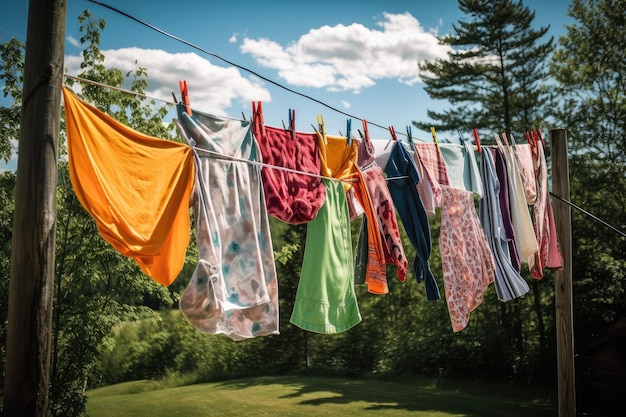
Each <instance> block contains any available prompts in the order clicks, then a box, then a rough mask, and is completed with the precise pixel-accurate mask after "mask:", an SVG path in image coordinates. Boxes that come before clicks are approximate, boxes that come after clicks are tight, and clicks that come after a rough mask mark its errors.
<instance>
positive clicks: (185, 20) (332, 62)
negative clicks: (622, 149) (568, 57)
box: [0, 0, 571, 169]
mask: <svg viewBox="0 0 626 417" xmlns="http://www.w3.org/2000/svg"><path fill="white" fill-rule="evenodd" d="M103 2H104V3H106V4H109V5H111V6H113V7H115V8H118V9H120V10H122V11H124V12H126V13H128V14H130V15H133V16H135V17H136V18H138V19H141V20H143V21H146V22H148V23H150V24H152V25H154V26H156V27H158V28H160V29H162V30H164V31H166V32H168V33H171V34H173V35H175V36H177V37H179V38H182V39H185V40H187V41H188V42H191V43H193V44H195V45H197V46H199V47H201V48H202V49H205V50H207V51H210V52H212V53H214V54H217V55H220V56H221V57H223V58H225V59H227V60H229V61H231V62H234V63H236V64H238V65H241V66H243V67H246V68H249V69H250V70H252V71H254V72H256V73H258V74H260V75H262V76H264V77H267V78H269V79H271V80H273V81H276V82H278V83H280V84H282V85H284V86H286V87H288V88H290V89H293V90H296V91H299V92H301V93H303V94H306V95H309V96H311V97H314V98H316V99H318V100H320V101H322V102H324V103H326V104H328V105H330V106H333V107H335V108H338V109H341V110H343V111H345V112H347V113H350V114H353V115H355V116H356V117H359V118H365V119H367V120H368V121H371V122H374V123H377V124H380V125H382V126H391V125H393V126H394V128H395V130H396V131H399V132H404V130H405V127H406V126H407V125H410V124H411V122H412V121H413V120H420V121H426V120H427V119H426V110H427V109H429V108H430V109H435V110H441V109H444V108H446V107H447V106H448V104H447V103H446V102H434V101H432V100H430V99H429V97H428V95H427V94H426V93H425V92H424V89H423V84H422V83H421V82H420V79H419V72H418V69H417V64H418V62H421V61H423V60H428V59H434V58H437V57H443V56H445V53H446V49H445V47H443V46H441V45H438V44H437V42H436V39H435V36H441V35H444V34H447V33H451V30H452V24H453V23H456V22H457V21H458V20H460V19H465V18H466V17H465V16H463V15H462V14H461V12H460V11H459V9H458V4H457V2H456V1H453V0H439V1H429V2H422V1H416V0H412V1H411V0H378V1H362V0H339V1H328V0H316V1H311V2H296V1H275V0H274V1H272V0H270V1H262V0H257V1H248V0H238V1H230V0H226V1H222V2H205V1H197V0H196V1H191V0H178V1H168V2H165V1H162V0H152V1H146V0H136V1H130V2H129V1H124V0H104V1H103ZM525 4H527V5H528V6H529V7H530V8H531V9H532V10H534V11H535V12H536V19H535V24H536V27H539V26H545V25H550V31H549V32H548V34H549V36H554V37H555V39H556V38H558V36H560V35H562V34H564V32H565V28H564V25H565V24H566V23H571V20H570V19H569V18H568V17H567V7H568V4H569V2H568V1H566V0H550V1H547V0H526V1H525ZM87 8H89V9H90V10H91V11H92V13H93V15H94V16H96V17H98V18H104V19H105V20H106V29H105V30H104V31H103V33H102V35H101V44H100V47H101V49H102V51H103V52H104V54H105V56H106V64H107V65H110V66H115V67H117V68H120V69H123V70H131V69H133V68H134V66H135V65H136V64H135V61H137V63H138V64H139V65H141V66H142V67H145V68H147V70H148V89H147V93H148V94H149V95H151V96H155V97H159V98H163V99H165V100H169V101H171V100H172V98H171V92H172V91H174V92H175V93H176V95H177V97H180V94H179V92H178V80H183V79H184V80H187V83H188V86H189V97H190V101H191V105H192V107H194V108H196V109H197V110H200V111H204V112H208V113H213V114H217V115H225V116H231V117H241V114H242V112H243V113H244V114H245V115H246V117H249V115H250V114H251V102H252V101H259V100H261V101H263V109H264V114H265V122H266V124H268V125H272V126H281V125H282V122H283V121H285V123H287V115H288V109H295V110H296V128H297V129H298V130H304V131H312V128H311V124H312V123H313V124H314V123H315V115H316V114H322V115H323V116H324V120H325V123H326V127H327V131H328V132H329V133H331V134H338V133H339V131H342V132H343V133H345V126H346V119H347V117H346V116H344V115H342V114H340V113H337V112H334V111H332V110H330V109H328V108H326V107H324V106H321V105H319V104H317V103H315V102H313V101H311V100H308V99H306V98H303V97H300V96H298V95H295V94H293V93H290V92H287V91H284V90H283V89H280V88H278V87H276V86H274V85H272V84H270V83H267V82H264V81H262V80H260V79H259V78H257V77H255V76H253V75H251V74H249V73H248V72H245V71H242V70H240V69H237V68H235V67H232V66H229V65H228V64H226V63H224V62H222V61H220V60H218V59H216V58H213V57H211V56H208V55H206V54H203V53H202V52H200V51H198V50H196V49H193V48H192V47H190V46H187V45H184V44H183V43H180V42H177V41H175V40H172V39H170V38H168V37H166V36H164V35H162V34H159V33H157V32H155V31H153V30H151V29H149V28H147V27H145V26H142V25H140V24H138V23H136V22H134V21H132V20H130V19H128V18H127V17H124V16H122V15H119V14H117V13H114V12H112V11H110V10H108V9H106V8H104V7H102V6H100V5H97V4H94V3H90V2H88V1H87V0H69V1H68V12H67V26H66V45H65V52H66V59H65V66H66V68H67V72H68V73H70V74H77V73H78V72H79V67H78V66H79V64H80V61H81V58H80V51H81V48H80V45H79V44H78V40H79V39H80V37H81V33H80V31H79V24H78V20H77V18H78V16H79V14H80V13H81V12H82V11H83V10H84V9H87ZM27 15H28V2H27V1H26V0H21V1H7V2H5V4H4V5H3V12H2V14H1V15H0V34H1V35H0V42H4V41H6V40H8V39H9V38H10V37H17V38H20V39H22V40H25V38H26V27H27ZM170 114H171V115H172V116H173V112H171V113H170ZM352 126H353V129H356V128H357V127H360V122H358V120H353V122H352ZM370 134H371V135H372V136H373V137H374V138H386V137H388V133H387V132H386V131H384V130H382V129H379V128H375V127H373V128H372V127H371V128H370ZM413 134H414V136H416V137H418V138H420V139H430V134H429V133H427V132H423V131H417V130H416V129H415V128H413ZM0 169H2V167H1V166H0Z"/></svg>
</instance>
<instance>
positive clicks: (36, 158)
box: [4, 0, 67, 417]
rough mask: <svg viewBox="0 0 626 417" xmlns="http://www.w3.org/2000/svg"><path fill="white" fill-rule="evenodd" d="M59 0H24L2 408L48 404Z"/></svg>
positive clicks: (22, 412) (12, 412)
mask: <svg viewBox="0 0 626 417" xmlns="http://www.w3.org/2000/svg"><path fill="white" fill-rule="evenodd" d="M66 12H67V2H66V0H30V2H29V7H28V30H27V34H26V60H25V63H24V87H23V96H22V97H23V100H22V114H21V119H20V135H19V150H18V151H19V154H18V163H17V185H16V191H15V214H14V216H13V240H12V252H11V283H10V287H9V325H8V333H7V351H6V373H5V380H4V415H5V416H11V417H18V416H42V417H43V416H45V415H46V412H47V409H48V384H49V376H50V341H51V333H52V297H53V289H54V286H53V284H54V271H55V269H54V259H55V257H54V247H55V236H56V233H55V229H56V223H55V218H56V187H57V158H58V147H59V127H60V110H61V85H62V81H63V80H62V77H63V53H64V42H65V19H66V14H67V13H66Z"/></svg>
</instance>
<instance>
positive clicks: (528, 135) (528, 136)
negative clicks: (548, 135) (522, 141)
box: [524, 130, 535, 148]
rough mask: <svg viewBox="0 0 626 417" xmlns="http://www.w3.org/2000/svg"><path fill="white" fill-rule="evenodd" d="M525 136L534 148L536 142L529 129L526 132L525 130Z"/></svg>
mask: <svg viewBox="0 0 626 417" xmlns="http://www.w3.org/2000/svg"><path fill="white" fill-rule="evenodd" d="M524 136H526V142H528V144H529V145H530V147H531V148H533V147H534V146H535V143H534V141H533V139H532V138H531V137H530V133H528V130H527V131H526V132H524Z"/></svg>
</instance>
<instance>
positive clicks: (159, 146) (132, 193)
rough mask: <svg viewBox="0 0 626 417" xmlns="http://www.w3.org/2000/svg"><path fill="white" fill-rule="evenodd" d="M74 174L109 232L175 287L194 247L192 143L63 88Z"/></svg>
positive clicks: (82, 197) (118, 245)
mask: <svg viewBox="0 0 626 417" xmlns="http://www.w3.org/2000/svg"><path fill="white" fill-rule="evenodd" d="M63 97H64V101H65V114H66V122H67V147H68V157H69V165H70V179H71V181H72V185H73V187H74V191H75V192H76V196H77V197H78V200H79V201H80V203H81V204H82V205H83V207H84V208H85V209H86V210H87V212H89V214H90V215H91V216H92V217H93V218H94V219H95V220H96V224H97V226H98V230H99V231H100V234H101V235H102V237H103V238H104V239H105V240H106V241H107V242H108V243H110V244H111V245H112V246H113V247H114V248H115V249H116V250H118V251H119V252H120V253H121V254H123V255H125V256H128V257H131V258H133V259H134V260H135V261H136V262H137V264H138V265H139V266H140V268H141V269H142V270H143V271H144V272H145V273H146V274H147V275H149V276H150V277H152V278H153V279H154V280H155V281H157V282H159V283H160V284H163V285H166V286H167V285H170V284H171V283H172V282H173V281H174V280H175V279H176V276H177V275H178V273H179V272H180V270H181V269H182V267H183V263H184V260H185V251H186V249H187V245H188V244H189V235H190V222H189V197H190V194H191V192H192V190H193V185H194V178H195V173H194V160H193V152H192V149H191V147H189V146H187V145H182V144H179V143H176V142H172V141H168V140H164V139H159V138H154V137H151V136H147V135H144V134H142V133H140V132H137V131H135V130H133V129H131V128H129V127H127V126H125V125H123V124H121V123H119V122H117V121H116V120H114V119H113V118H111V117H110V116H108V115H106V114H105V113H103V112H101V111H99V110H98V109H96V108H95V107H93V106H91V105H89V104H87V103H85V102H84V101H82V100H80V99H78V98H77V97H76V96H74V95H73V94H72V93H71V92H70V91H69V90H67V89H66V88H63Z"/></svg>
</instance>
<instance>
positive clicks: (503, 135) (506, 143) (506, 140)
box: [502, 132, 510, 148]
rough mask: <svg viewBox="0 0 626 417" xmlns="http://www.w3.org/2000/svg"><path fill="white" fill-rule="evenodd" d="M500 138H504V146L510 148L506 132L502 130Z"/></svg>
mask: <svg viewBox="0 0 626 417" xmlns="http://www.w3.org/2000/svg"><path fill="white" fill-rule="evenodd" d="M502 139H503V140H504V144H505V145H506V147H507V148H510V146H509V140H508V139H507V138H506V132H502Z"/></svg>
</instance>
